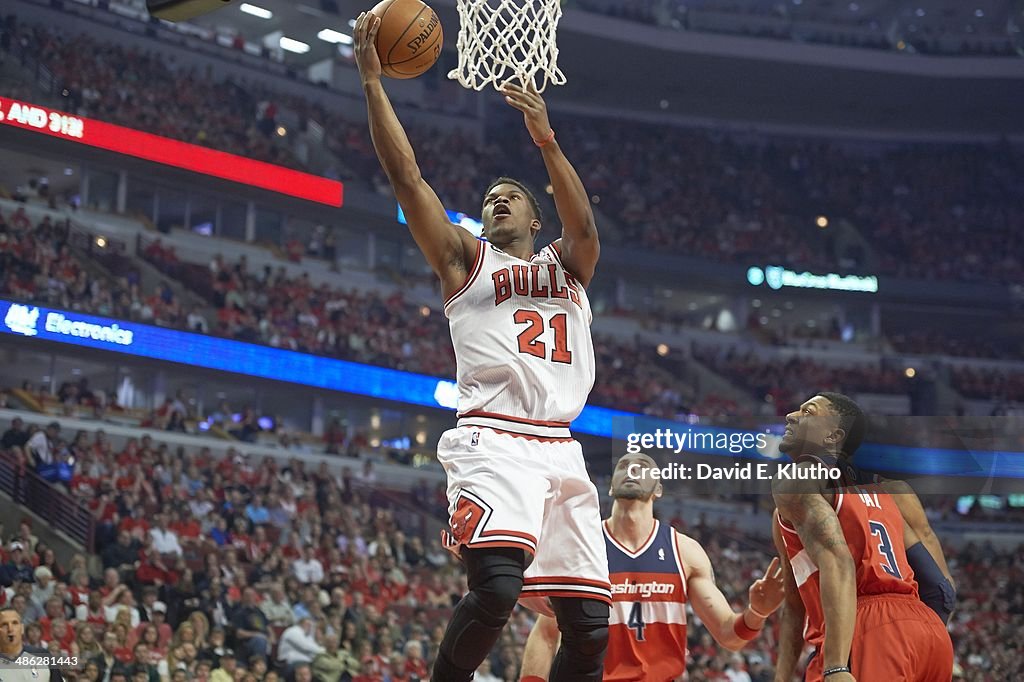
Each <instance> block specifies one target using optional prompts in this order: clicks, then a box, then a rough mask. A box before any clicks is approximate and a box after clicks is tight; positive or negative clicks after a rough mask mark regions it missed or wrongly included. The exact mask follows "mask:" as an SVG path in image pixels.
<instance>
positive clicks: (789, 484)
mask: <svg viewBox="0 0 1024 682" xmlns="http://www.w3.org/2000/svg"><path fill="white" fill-rule="evenodd" d="M807 466H811V465H810V464H808V465H807ZM826 494H830V493H828V492H825V491H823V489H822V487H821V483H820V482H819V481H814V480H802V481H799V480H798V481H790V480H785V481H782V480H780V481H776V482H775V483H774V484H773V487H772V495H773V497H774V498H775V504H776V506H777V507H778V509H779V514H780V515H781V516H782V518H783V519H784V520H785V521H787V522H788V523H790V524H791V525H792V526H793V527H794V528H795V529H796V531H797V534H798V535H799V536H800V541H801V543H803V546H804V549H805V550H806V551H807V555H808V557H809V558H810V559H811V561H812V562H813V563H814V566H815V567H817V569H818V578H819V585H820V589H821V606H822V611H823V612H824V615H825V646H824V651H823V654H822V657H823V659H824V662H825V666H826V667H835V666H843V665H846V664H847V663H848V662H849V660H850V647H851V645H852V643H853V626H854V623H855V621H856V617H857V585H856V571H855V568H854V565H853V557H852V556H851V555H850V549H849V546H848V545H847V543H846V538H845V536H844V535H843V527H842V524H840V522H839V516H838V515H837V514H836V512H835V510H834V509H833V508H832V505H831V504H830V503H829V501H828V500H826V499H825V495H826Z"/></svg>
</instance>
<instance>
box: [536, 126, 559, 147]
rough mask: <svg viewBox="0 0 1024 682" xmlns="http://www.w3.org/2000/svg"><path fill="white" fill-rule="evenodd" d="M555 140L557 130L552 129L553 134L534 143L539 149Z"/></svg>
mask: <svg viewBox="0 0 1024 682" xmlns="http://www.w3.org/2000/svg"><path fill="white" fill-rule="evenodd" d="M554 139H555V129H554V128H552V129H551V134H550V135H548V136H547V137H545V138H544V139H543V140H534V141H533V143H534V144H535V145H537V146H538V147H543V146H544V145H546V144H549V143H551V142H553V141H554Z"/></svg>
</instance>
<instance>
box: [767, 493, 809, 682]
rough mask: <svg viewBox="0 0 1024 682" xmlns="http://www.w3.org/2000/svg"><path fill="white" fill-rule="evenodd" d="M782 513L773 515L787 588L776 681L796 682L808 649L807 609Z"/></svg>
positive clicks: (774, 529)
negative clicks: (785, 538) (781, 521)
mask: <svg viewBox="0 0 1024 682" xmlns="http://www.w3.org/2000/svg"><path fill="white" fill-rule="evenodd" d="M777 518H778V512H775V513H774V514H773V515H772V541H773V542H774V543H775V550H776V551H777V552H778V553H779V556H780V557H781V558H782V579H783V582H784V583H785V586H786V599H785V601H784V603H783V606H782V623H781V624H780V627H779V660H778V662H777V663H776V664H775V682H793V675H794V674H796V667H797V665H799V663H800V654H802V653H803V650H804V635H803V630H804V618H805V617H806V614H807V610H806V609H805V608H804V601H803V599H801V598H800V592H799V590H798V588H797V584H796V578H795V577H793V567H792V566H790V564H789V556H788V554H787V553H786V545H785V543H784V542H783V539H782V529H781V528H779V522H778V520H777Z"/></svg>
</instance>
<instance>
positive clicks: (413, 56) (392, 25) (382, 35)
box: [371, 0, 444, 78]
mask: <svg viewBox="0 0 1024 682" xmlns="http://www.w3.org/2000/svg"><path fill="white" fill-rule="evenodd" d="M371 11H372V12H373V13H374V14H375V15H377V16H378V17H380V28H379V29H378V31H377V44H376V47H377V54H378V56H380V63H381V67H382V68H383V71H384V75H385V76H389V77H391V78H415V77H416V76H419V75H420V74H422V73H423V72H425V71H426V70H427V69H429V68H430V67H431V66H433V65H434V62H436V61H437V58H438V57H439V56H440V55H441V46H442V45H443V44H444V31H443V30H442V29H441V20H440V19H438V18H437V13H436V12H434V10H432V9H431V8H430V7H429V6H428V5H427V4H425V3H423V2H421V0H383V2H380V3H378V4H377V6H376V7H374V8H373V10H371Z"/></svg>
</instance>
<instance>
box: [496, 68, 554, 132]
mask: <svg viewBox="0 0 1024 682" xmlns="http://www.w3.org/2000/svg"><path fill="white" fill-rule="evenodd" d="M501 93H502V94H503V95H505V101H506V102H508V103H509V105H510V106H512V107H515V108H516V109H518V110H519V111H521V112H523V119H524V120H525V121H526V129H527V130H529V131H530V135H531V136H532V137H533V139H534V140H535V141H540V140H546V139H548V138H549V137H550V136H551V123H550V122H549V121H548V105H547V104H545V103H544V98H543V97H541V96H540V93H539V92H537V88H536V87H534V85H533V83H532V82H531V83H530V84H529V85H528V86H527V87H526V88H525V89H524V88H521V87H519V86H518V85H513V84H512V83H506V84H505V85H503V86H502V88H501Z"/></svg>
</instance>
